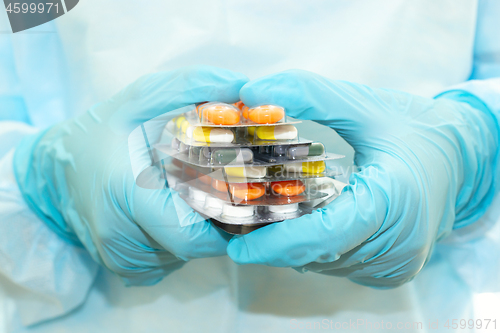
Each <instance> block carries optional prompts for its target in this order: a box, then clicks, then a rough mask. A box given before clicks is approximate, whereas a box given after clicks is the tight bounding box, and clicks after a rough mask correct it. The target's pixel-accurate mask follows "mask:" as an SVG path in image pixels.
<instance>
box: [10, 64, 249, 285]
mask: <svg viewBox="0 0 500 333" xmlns="http://www.w3.org/2000/svg"><path fill="white" fill-rule="evenodd" d="M247 81H248V79H247V78H246V77H245V76H244V75H242V74H238V73H233V72H231V71H228V70H222V69H218V68H213V67H188V68H184V69H180V70H175V71H172V72H162V73H156V74H152V75H147V76H144V77H142V78H140V79H139V80H137V81H136V82H135V83H133V84H132V85H130V86H129V87H127V88H125V89H124V90H122V91H121V92H120V93H118V94H117V95H116V96H114V97H113V98H111V99H109V100H108V101H105V102H103V103H100V104H97V105H95V106H94V107H92V108H91V109H90V110H88V111H87V112H86V113H84V114H83V115H81V116H79V117H76V118H75V119H72V120H68V121H66V122H63V123H61V124H59V125H56V126H54V127H52V128H50V129H49V130H48V131H45V132H43V133H41V134H39V135H36V136H34V137H30V138H29V139H27V140H25V141H23V142H22V143H21V145H20V146H19V147H18V148H17V150H16V153H15V156H14V169H15V173H16V179H17V181H18V184H19V188H20V190H21V192H22V194H23V196H24V198H25V199H26V201H27V202H28V204H29V205H30V207H31V208H32V209H33V210H34V211H35V212H36V213H37V214H38V216H40V217H41V218H42V219H43V220H44V221H45V222H46V223H47V224H48V225H49V226H50V227H51V228H52V229H53V230H54V231H56V232H57V233H59V234H60V235H61V236H62V237H64V238H66V239H67V240H70V241H72V242H74V243H75V244H83V246H84V247H85V248H86V249H87V250H88V251H89V252H90V254H91V255H92V256H93V258H94V259H95V260H96V261H97V262H99V263H101V264H102V265H104V266H106V267H107V268H109V269H110V270H111V271H113V272H115V273H116V274H117V275H118V276H120V277H121V278H122V279H123V280H124V281H125V283H126V284H128V285H149V284H154V283H156V282H158V281H160V280H161V279H162V278H163V277H164V276H165V275H167V274H168V273H169V272H171V271H172V270H174V269H175V268H178V267H179V266H180V265H182V263H184V262H185V261H187V260H189V259H193V258H202V257H212V256H220V255H225V254H226V247H227V240H228V239H227V236H226V235H224V234H223V233H222V232H220V231H218V230H217V229H216V228H214V227H212V226H211V224H210V223H209V222H208V221H203V219H201V220H202V222H199V223H191V222H193V221H195V220H197V219H200V216H199V215H198V214H197V213H195V212H193V210H192V209H191V208H190V207H189V206H188V205H187V204H186V203H185V202H183V201H182V200H181V199H180V198H179V197H178V194H177V193H175V192H174V191H171V190H169V189H167V188H164V189H157V190H151V189H144V188H141V187H139V186H137V185H136V184H135V181H134V177H133V174H132V169H131V164H130V159H129V151H128V142H127V139H128V135H129V134H130V132H131V131H132V130H133V129H134V128H136V127H137V126H139V125H140V124H141V123H143V122H145V121H147V120H149V119H151V118H153V117H155V116H158V115H160V114H163V113H165V112H168V111H171V110H174V109H177V108H180V107H183V106H186V105H189V104H193V103H198V102H203V101H212V100H216V101H223V102H228V103H232V102H236V101H237V100H238V99H239V96H238V93H239V90H240V88H241V87H242V86H243V85H244V84H245V83H246V82H247ZM174 202H175V204H174ZM190 223H191V224H190ZM181 225H188V226H186V227H181Z"/></svg>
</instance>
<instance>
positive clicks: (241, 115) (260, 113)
mask: <svg viewBox="0 0 500 333" xmlns="http://www.w3.org/2000/svg"><path fill="white" fill-rule="evenodd" d="M193 111H194V114H195V115H196V118H197V120H196V121H194V122H192V125H202V126H210V127H216V126H222V127H226V126H229V127H233V126H236V127H248V126H274V125H285V124H291V123H299V122H300V121H296V120H291V119H289V118H288V117H287V116H286V112H285V109H284V108H283V107H281V106H278V105H257V106H253V107H251V108H249V107H248V106H246V105H244V104H243V102H241V101H240V102H237V103H234V104H227V103H222V102H207V103H201V104H199V105H197V106H196V108H195V109H194V110H193ZM187 116H188V117H189V118H190V119H191V115H187Z"/></svg>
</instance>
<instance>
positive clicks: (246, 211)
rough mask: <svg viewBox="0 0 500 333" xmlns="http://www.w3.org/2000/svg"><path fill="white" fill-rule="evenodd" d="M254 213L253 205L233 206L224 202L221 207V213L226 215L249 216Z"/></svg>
mask: <svg viewBox="0 0 500 333" xmlns="http://www.w3.org/2000/svg"><path fill="white" fill-rule="evenodd" d="M254 214H255V206H234V205H232V204H229V203H226V204H224V206H223V207H222V215H225V216H228V217H250V216H253V215H254Z"/></svg>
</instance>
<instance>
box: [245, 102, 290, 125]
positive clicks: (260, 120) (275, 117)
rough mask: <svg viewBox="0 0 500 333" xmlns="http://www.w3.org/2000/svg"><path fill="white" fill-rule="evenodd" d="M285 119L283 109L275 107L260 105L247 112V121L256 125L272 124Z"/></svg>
mask: <svg viewBox="0 0 500 333" xmlns="http://www.w3.org/2000/svg"><path fill="white" fill-rule="evenodd" d="M284 117H285V109H284V108H282V107H281V106H276V105H261V106H257V107H254V108H251V109H249V110H248V119H249V120H251V121H253V122H254V123H257V124H274V123H277V122H278V121H280V120H282V119H283V118H284Z"/></svg>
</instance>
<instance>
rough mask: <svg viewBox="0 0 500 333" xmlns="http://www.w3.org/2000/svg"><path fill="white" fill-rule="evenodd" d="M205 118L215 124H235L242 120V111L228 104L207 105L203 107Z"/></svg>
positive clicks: (202, 111)
mask: <svg viewBox="0 0 500 333" xmlns="http://www.w3.org/2000/svg"><path fill="white" fill-rule="evenodd" d="M201 113H202V115H203V118H205V119H206V120H208V121H210V122H211V123H213V124H215V125H235V124H237V123H239V121H240V112H239V110H237V109H236V108H235V107H233V106H231V105H228V104H213V105H207V106H205V107H203V108H202V109H201Z"/></svg>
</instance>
